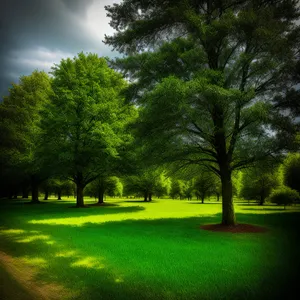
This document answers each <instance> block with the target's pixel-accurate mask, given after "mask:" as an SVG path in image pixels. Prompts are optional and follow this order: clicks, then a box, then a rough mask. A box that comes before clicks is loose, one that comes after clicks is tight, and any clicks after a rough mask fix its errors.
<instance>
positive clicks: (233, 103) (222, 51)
mask: <svg viewBox="0 0 300 300" xmlns="http://www.w3.org/2000/svg"><path fill="white" fill-rule="evenodd" d="M106 10H107V11H108V17H110V18H111V23H110V25H111V26H112V27H113V28H114V29H115V33H114V35H112V36H106V37H105V42H106V43H107V44H109V45H111V46H113V47H114V48H115V49H117V50H119V51H120V52H123V53H125V54H127V55H128V56H129V57H127V58H124V59H118V60H117V61H116V67H117V68H119V69H121V70H123V72H124V74H126V75H127V76H128V77H129V78H130V79H131V80H132V81H133V82H134V83H133V84H132V85H131V86H130V88H129V91H128V93H127V96H128V98H129V100H131V101H134V100H138V102H139V105H140V106H141V107H142V110H141V114H140V116H141V118H140V120H139V124H138V125H137V127H138V128H139V132H140V135H141V136H144V137H145V138H144V140H145V141H146V142H147V143H148V144H149V145H150V146H151V147H149V155H150V154H152V155H154V153H157V154H156V155H157V157H159V158H160V159H161V161H170V160H173V161H177V162H180V163H181V164H182V165H186V164H198V165H205V166H206V167H207V168H209V169H210V170H212V171H213V172H215V173H216V174H218V175H219V176H220V177H221V178H222V183H223V185H224V187H223V188H222V190H223V191H224V195H223V201H224V203H226V205H227V206H228V207H227V208H228V209H226V210H224V214H223V223H224V224H229V223H230V224H234V223H235V220H234V213H232V214H231V215H229V214H228V215H227V216H225V211H227V212H233V211H234V209H233V203H232V192H231V191H232V181H231V173H232V171H234V170H236V169H240V168H244V167H246V166H248V165H249V164H251V163H253V162H254V161H256V160H258V159H263V158H264V157H266V156H267V155H269V154H270V153H272V154H275V155H277V154H278V152H279V151H280V150H281V149H282V148H283V147H286V145H285V144H284V143H282V139H280V138H278V137H276V134H278V133H279V132H280V129H279V127H280V126H279V124H278V122H277V123H276V122H275V120H276V117H275V116H274V115H272V113H273V111H272V105H271V102H272V99H273V98H274V95H275V94H276V93H278V91H279V92H280V93H281V91H282V90H283V89H284V88H285V87H286V85H288V84H290V79H289V78H288V77H289V72H290V70H291V69H292V68H293V67H294V65H295V60H296V55H295V53H298V49H299V45H300V29H299V26H297V25H295V21H296V20H297V19H298V18H299V15H300V10H299V8H298V6H297V5H296V1H292V0H290V1H275V2H274V1H249V0H242V1H234V0H229V1H225V2H224V1H193V0H176V1H152V0H145V1H137V0H125V1H122V2H121V3H120V4H114V5H112V6H107V7H106ZM166 36H168V41H167V42H165V37H166ZM182 36H184V38H182ZM276 116H277V115H276ZM270 124H272V125H273V130H274V133H272V134H271V131H270V127H269V126H268V125H270ZM275 125H276V126H277V127H276V126H275ZM166 145H167V146H166Z"/></svg>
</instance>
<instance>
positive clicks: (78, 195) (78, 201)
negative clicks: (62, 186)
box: [76, 172, 85, 207]
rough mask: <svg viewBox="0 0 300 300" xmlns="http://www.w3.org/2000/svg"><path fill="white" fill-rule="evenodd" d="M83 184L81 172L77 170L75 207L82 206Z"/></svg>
mask: <svg viewBox="0 0 300 300" xmlns="http://www.w3.org/2000/svg"><path fill="white" fill-rule="evenodd" d="M84 187H85V185H84V184H83V176H82V173H80V172H78V173H77V175H76V207H84V200H83V189H84Z"/></svg>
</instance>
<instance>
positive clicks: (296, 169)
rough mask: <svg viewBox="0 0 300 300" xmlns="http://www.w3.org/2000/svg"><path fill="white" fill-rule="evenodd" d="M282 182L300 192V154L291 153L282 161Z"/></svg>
mask: <svg viewBox="0 0 300 300" xmlns="http://www.w3.org/2000/svg"><path fill="white" fill-rule="evenodd" d="M283 179H284V183H285V184H286V185H287V186H288V187H290V188H291V189H294V190H296V191H298V193H300V154H299V153H291V154H289V155H288V156H287V158H286V159H285V160H284V162H283Z"/></svg>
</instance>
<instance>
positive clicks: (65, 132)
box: [42, 53, 134, 207]
mask: <svg viewBox="0 0 300 300" xmlns="http://www.w3.org/2000/svg"><path fill="white" fill-rule="evenodd" d="M52 74H53V75H54V79H53V90H54V93H55V94H54V95H53V97H51V103H50V104H49V105H47V106H46V107H45V109H44V111H43V122H42V129H43V142H44V151H43V152H44V155H45V156H47V157H48V159H49V160H52V161H53V162H54V163H55V164H54V166H53V168H54V169H55V170H56V173H57V174H61V175H64V176H65V177H68V178H70V179H71V180H72V181H73V182H74V183H75V184H76V191H77V205H76V206H77V207H83V206H84V199H83V190H84V188H85V186H86V185H87V184H88V183H90V182H92V181H94V180H95V179H96V178H98V177H99V176H100V175H101V174H103V173H104V174H107V173H108V170H109V169H110V166H111V165H114V164H115V162H116V161H117V160H118V159H119V152H120V149H121V148H122V146H123V145H124V144H125V143H126V141H127V139H129V136H130V135H129V133H127V132H125V125H126V124H127V123H128V121H129V120H130V118H131V117H132V115H133V114H134V111H133V110H132V109H131V106H130V105H125V104H124V100H123V98H122V97H121V96H120V92H121V90H122V89H123V88H124V87H125V86H126V82H125V81H124V80H123V79H122V76H121V75H120V74H118V73H116V72H115V71H113V70H112V69H110V68H109V67H108V65H107V62H106V60H105V59H104V58H99V57H98V56H97V55H96V54H91V53H90V54H87V55H85V54H83V53H79V54H78V56H77V57H74V58H73V59H70V58H68V59H63V60H62V61H61V62H60V64H59V65H55V67H53V72H52Z"/></svg>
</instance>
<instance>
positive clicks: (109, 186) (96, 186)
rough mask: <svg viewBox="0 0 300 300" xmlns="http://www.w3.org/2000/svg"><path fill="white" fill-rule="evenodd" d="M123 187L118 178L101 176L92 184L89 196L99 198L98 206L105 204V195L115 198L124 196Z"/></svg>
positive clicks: (89, 187) (89, 188)
mask: <svg viewBox="0 0 300 300" xmlns="http://www.w3.org/2000/svg"><path fill="white" fill-rule="evenodd" d="M122 192H123V185H122V184H121V182H120V180H119V178H118V177H116V176H112V177H102V176H99V177H98V178H97V179H96V180H94V181H93V182H91V183H90V184H89V186H88V192H87V193H88V194H90V195H93V196H95V197H97V198H98V203H97V204H98V205H102V204H103V203H104V195H105V193H107V194H109V195H112V196H115V195H122Z"/></svg>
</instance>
